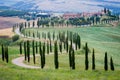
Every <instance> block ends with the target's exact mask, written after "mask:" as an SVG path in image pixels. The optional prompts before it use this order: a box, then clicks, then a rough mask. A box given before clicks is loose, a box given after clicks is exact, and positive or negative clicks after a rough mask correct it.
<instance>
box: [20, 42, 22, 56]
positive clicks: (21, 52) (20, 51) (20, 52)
mask: <svg viewBox="0 0 120 80" xmlns="http://www.w3.org/2000/svg"><path fill="white" fill-rule="evenodd" d="M21 54H22V42H20V55H21Z"/></svg>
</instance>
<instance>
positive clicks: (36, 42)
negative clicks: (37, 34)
mask: <svg viewBox="0 0 120 80" xmlns="http://www.w3.org/2000/svg"><path fill="white" fill-rule="evenodd" d="M37 53H38V46H37V42H36V54H37Z"/></svg>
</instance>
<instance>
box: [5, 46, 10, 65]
mask: <svg viewBox="0 0 120 80" xmlns="http://www.w3.org/2000/svg"><path fill="white" fill-rule="evenodd" d="M5 59H6V62H7V63H8V61H9V55H8V46H5Z"/></svg>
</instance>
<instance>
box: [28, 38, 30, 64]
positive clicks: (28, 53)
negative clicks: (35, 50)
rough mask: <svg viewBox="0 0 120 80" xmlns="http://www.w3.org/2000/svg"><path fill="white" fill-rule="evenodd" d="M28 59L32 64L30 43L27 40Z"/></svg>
mask: <svg viewBox="0 0 120 80" xmlns="http://www.w3.org/2000/svg"><path fill="white" fill-rule="evenodd" d="M27 58H28V62H30V42H29V41H28V40H27Z"/></svg>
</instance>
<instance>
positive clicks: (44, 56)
mask: <svg viewBox="0 0 120 80" xmlns="http://www.w3.org/2000/svg"><path fill="white" fill-rule="evenodd" d="M42 53H43V55H42V56H43V66H45V43H44V44H43V52H42Z"/></svg>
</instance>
